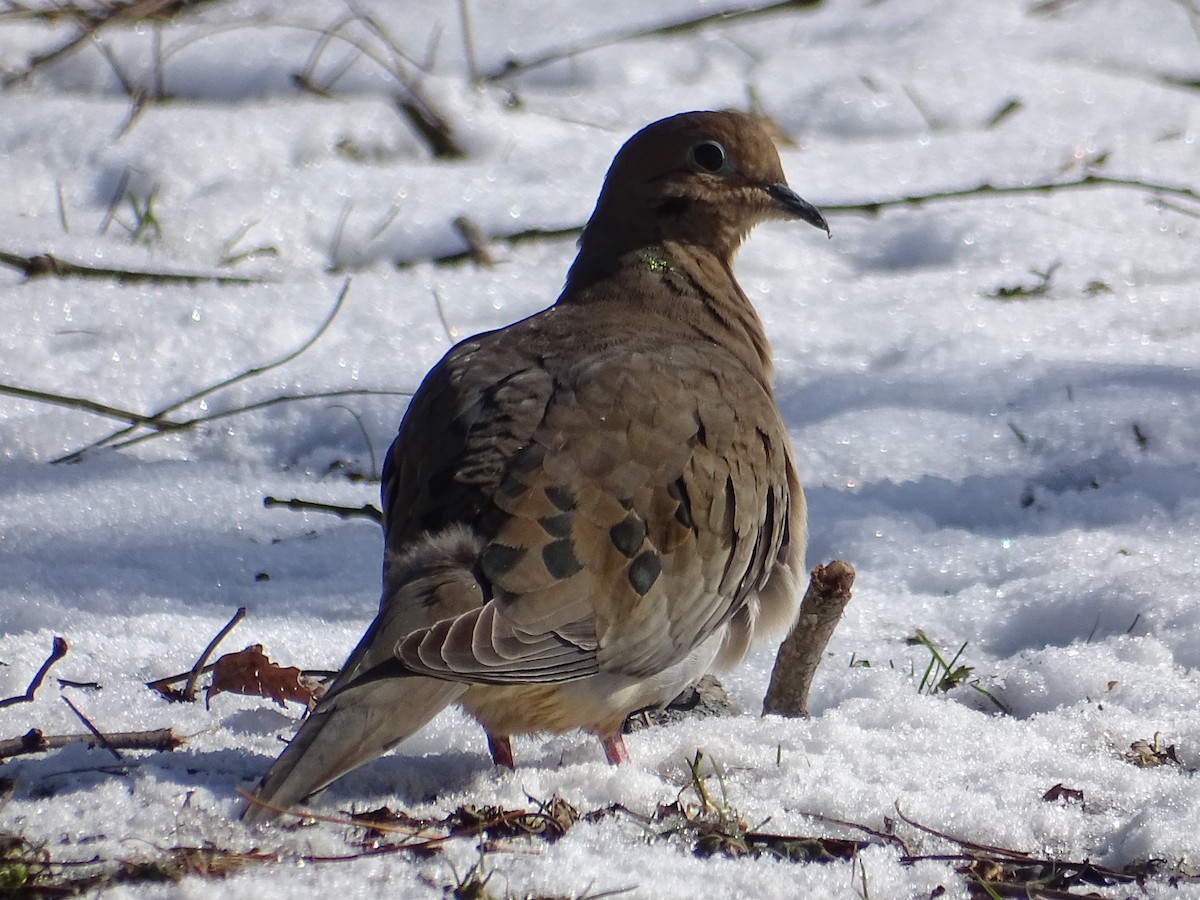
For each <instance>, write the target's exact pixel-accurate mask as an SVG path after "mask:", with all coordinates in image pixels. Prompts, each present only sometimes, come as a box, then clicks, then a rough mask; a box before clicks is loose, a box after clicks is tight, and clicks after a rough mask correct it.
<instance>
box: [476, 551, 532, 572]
mask: <svg viewBox="0 0 1200 900" xmlns="http://www.w3.org/2000/svg"><path fill="white" fill-rule="evenodd" d="M525 552H526V551H525V548H524V547H509V546H508V545H507V544H495V543H492V544H488V545H487V546H486V547H485V548H484V549H483V553H481V554H480V555H479V566H480V568H481V569H483V572H484V574H485V575H487V577H488V578H489V579H491V580H494V579H496V578H502V577H503V576H505V575H506V574H508V573H509V572H511V571H512V570H513V567H514V566H516V564H517V563H519V562H520V561H521V560H522V559H524V557H525Z"/></svg>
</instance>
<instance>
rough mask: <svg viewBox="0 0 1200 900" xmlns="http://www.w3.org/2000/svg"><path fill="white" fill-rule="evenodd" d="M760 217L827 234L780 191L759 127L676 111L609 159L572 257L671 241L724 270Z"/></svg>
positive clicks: (802, 204)
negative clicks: (807, 226)
mask: <svg viewBox="0 0 1200 900" xmlns="http://www.w3.org/2000/svg"><path fill="white" fill-rule="evenodd" d="M768 219H800V220H802V221H805V222H808V223H809V224H810V225H814V226H816V227H817V228H820V229H822V230H824V231H825V232H826V233H828V232H829V226H828V225H827V224H826V222H825V218H824V217H823V216H822V215H821V212H820V210H818V209H817V208H816V207H815V206H813V205H812V204H811V203H809V202H808V201H806V200H804V199H802V198H801V197H800V196H798V195H797V194H796V193H795V192H794V191H793V190H792V189H791V188H789V187H788V185H787V181H786V179H785V178H784V174H783V166H782V164H781V163H780V161H779V153H778V152H777V151H776V149H775V144H774V143H773V142H772V141H771V138H770V136H769V135H768V134H767V132H766V131H765V130H764V128H763V127H762V126H761V125H760V124H758V122H756V121H755V120H754V119H752V118H751V117H749V116H746V115H743V114H741V113H736V112H690V113H681V114H680V115H677V116H671V117H670V118H668V119H662V120H660V121H658V122H654V123H652V124H650V125H647V126H646V127H645V128H643V129H642V130H641V131H639V132H638V133H637V134H635V135H634V136H633V137H631V138H630V139H629V140H628V141H626V142H625V146H623V147H622V148H621V149H620V151H619V152H618V153H617V156H616V158H615V159H614V160H613V163H612V166H611V167H610V168H609V170H608V175H607V176H606V177H605V179H604V187H603V188H602V189H601V192H600V199H599V200H598V201H597V203H596V211H595V212H594V213H593V214H592V218H591V220H590V221H589V222H588V225H587V228H586V229H585V230H584V234H583V237H582V238H581V242H580V249H581V255H582V253H586V252H588V251H589V250H592V251H599V252H608V253H615V254H617V255H619V254H620V253H623V252H627V251H628V250H634V249H638V248H639V247H644V246H650V245H654V244H660V243H662V242H664V241H674V242H678V243H681V244H687V245H691V246H694V247H698V248H700V249H703V250H707V251H709V252H711V253H713V254H714V255H716V256H717V257H718V258H720V259H721V260H723V261H726V262H728V261H729V260H730V259H731V258H732V256H733V254H734V252H735V251H736V250H737V248H738V246H739V245H740V244H741V242H742V240H743V239H744V238H745V237H746V235H747V234H748V233H749V232H750V229H751V228H753V227H754V226H755V225H757V224H758V223H759V222H762V221H765V220H768ZM596 244H599V245H600V246H589V245H596Z"/></svg>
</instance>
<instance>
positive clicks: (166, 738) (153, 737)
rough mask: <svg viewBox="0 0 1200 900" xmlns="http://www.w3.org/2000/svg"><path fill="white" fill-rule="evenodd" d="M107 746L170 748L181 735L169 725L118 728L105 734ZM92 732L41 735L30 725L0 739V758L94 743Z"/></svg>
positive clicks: (180, 743)
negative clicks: (148, 728)
mask: <svg viewBox="0 0 1200 900" xmlns="http://www.w3.org/2000/svg"><path fill="white" fill-rule="evenodd" d="M105 741H107V744H108V747H109V748H111V749H119V750H174V749H176V748H177V747H180V746H182V745H183V741H184V739H183V738H181V737H180V736H179V735H177V734H176V733H175V732H174V731H173V730H171V729H170V728H157V729H155V730H153V731H120V732H116V733H114V734H109V735H106V736H105ZM97 743H98V742H97V739H96V737H95V735H94V734H55V735H44V734H42V732H41V730H40V729H37V728H31V729H30V730H29V731H27V732H26V733H25V734H23V735H22V736H21V737H19V738H9V739H7V740H2V741H0V759H7V758H8V757H10V756H21V755H24V754H27V753H44V752H45V751H47V750H57V749H59V748H60V747H66V746H68V745H69V744H90V745H92V746H97Z"/></svg>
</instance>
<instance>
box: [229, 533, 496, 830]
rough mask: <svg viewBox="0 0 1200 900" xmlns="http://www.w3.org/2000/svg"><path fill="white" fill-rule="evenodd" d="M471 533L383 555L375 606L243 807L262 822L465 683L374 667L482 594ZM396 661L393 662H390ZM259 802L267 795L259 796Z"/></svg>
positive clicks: (363, 759) (409, 728) (435, 708)
mask: <svg viewBox="0 0 1200 900" xmlns="http://www.w3.org/2000/svg"><path fill="white" fill-rule="evenodd" d="M478 554H479V541H478V539H476V538H475V537H474V536H473V535H472V534H470V533H469V532H468V531H467V530H466V529H457V528H456V529H448V530H447V531H444V532H441V533H439V534H436V535H428V536H426V537H424V538H422V539H419V540H417V541H414V542H413V544H412V545H411V546H410V547H409V549H407V550H406V551H405V552H404V553H402V554H395V555H393V556H391V557H389V559H388V561H387V567H386V570H385V576H384V580H385V589H384V597H383V602H382V603H381V604H380V608H379V614H378V615H377V616H376V617H375V621H374V622H373V623H371V627H370V629H368V630H367V633H366V634H365V635H364V636H363V639H362V640H361V641H360V642H359V644H358V647H356V648H355V650H354V652H353V653H351V654H350V658H349V659H348V660H347V661H346V665H345V666H344V667H343V669H342V672H341V674H340V675H339V676H338V677H337V679H336V680H335V681H334V683H333V684H332V685H331V686H330V688H329V692H328V693H327V694H326V695H325V697H324V698H322V700H321V701H320V702H319V703H318V704H317V707H316V709H314V710H313V711H312V713H311V714H310V715H309V717H308V718H307V719H305V721H304V724H303V725H301V726H300V730H299V732H297V733H296V736H295V737H294V738H293V739H292V742H291V743H290V744H288V745H287V748H286V749H285V750H284V751H283V753H282V754H280V756H279V759H277V760H276V761H275V763H274V764H273V765H272V766H271V768H270V769H268V770H267V774H266V775H264V776H263V780H262V782H260V783H259V785H258V787H257V788H256V789H255V790H254V793H253V795H252V796H251V800H250V802H249V804H248V805H247V806H246V808H245V810H243V812H242V818H243V819H244V820H245V821H247V822H266V821H269V820H271V819H273V818H275V817H276V816H277V815H278V814H279V813H278V810H280V809H290V808H292V807H294V806H295V805H296V804H298V803H300V802H301V801H302V800H304V799H306V798H307V797H309V796H311V795H312V794H315V793H316V792H317V791H319V790H321V788H323V787H325V786H326V785H328V784H330V783H331V782H333V781H335V780H337V779H338V778H341V777H342V776H343V775H345V774H346V773H347V772H350V771H351V770H353V769H356V768H358V767H359V766H361V765H363V764H365V763H368V762H370V761H371V760H373V759H375V758H376V757H377V756H380V755H382V754H384V753H386V752H387V751H388V750H390V749H391V748H392V747H394V746H396V744H398V743H400V742H401V741H402V740H404V739H405V738H407V737H409V736H411V735H412V734H414V733H415V732H416V731H418V730H419V729H420V728H421V727H423V726H424V725H425V724H426V723H427V722H428V721H429V720H430V719H432V718H433V717H434V716H436V715H437V714H438V713H439V712H441V711H442V710H443V709H444V708H446V707H447V706H449V705H450V704H451V703H453V702H454V701H455V700H457V699H458V698H459V697H460V696H462V694H463V693H464V692H465V691H466V690H467V685H465V684H462V683H459V682H453V681H442V680H439V679H436V678H426V677H422V676H419V675H411V674H403V672H401V674H397V675H395V676H393V677H387V676H383V677H371V676H367V677H362V676H363V675H364V673H367V672H371V671H374V672H382V671H385V670H387V669H388V667H389V664H390V663H393V662H396V660H395V656H394V654H393V651H394V649H395V647H396V645H397V643H398V642H399V641H400V640H401V639H402V638H403V637H405V636H406V635H408V634H409V633H411V632H413V631H416V630H419V629H421V628H428V627H429V626H430V625H432V624H434V623H435V622H436V621H438V620H440V619H443V618H448V617H452V616H455V615H459V614H461V613H463V612H466V611H468V610H470V609H472V608H477V607H479V606H481V605H482V604H483V601H484V595H483V588H482V586H481V585H480V584H479V583H478V582H477V581H476V578H475V575H474V573H473V566H474V562H475V559H476V557H477V556H478ZM397 668H402V667H399V666H397ZM264 804H270V805H269V806H268V805H264Z"/></svg>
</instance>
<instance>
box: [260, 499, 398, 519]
mask: <svg viewBox="0 0 1200 900" xmlns="http://www.w3.org/2000/svg"><path fill="white" fill-rule="evenodd" d="M263 506H265V507H266V508H267V509H271V508H272V507H275V506H282V507H284V508H285V509H295V510H302V511H304V512H327V513H333V514H334V515H335V516H340V517H341V518H343V519H352V518H354V517H356V516H362V517H363V518H365V519H370V520H371V521H372V522H382V521H383V513H381V512H380V511H379V509H378V507H375V506H372V505H371V504H370V503H364V504H363V505H362V506H336V505H334V504H332V503H319V502H317V501H316V500H301V499H299V498H298V497H293V498H292V499H290V500H280V499H279V498H278V497H271V496H267V497H263Z"/></svg>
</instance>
